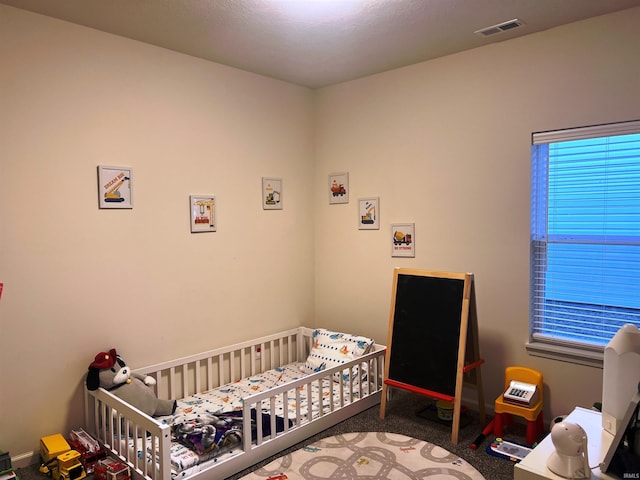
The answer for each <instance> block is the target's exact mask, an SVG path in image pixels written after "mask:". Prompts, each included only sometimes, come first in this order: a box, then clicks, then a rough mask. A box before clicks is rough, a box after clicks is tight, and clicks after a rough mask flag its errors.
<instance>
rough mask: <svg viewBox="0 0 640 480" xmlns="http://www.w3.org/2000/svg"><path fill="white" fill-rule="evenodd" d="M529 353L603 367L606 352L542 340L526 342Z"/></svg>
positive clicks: (588, 365)
mask: <svg viewBox="0 0 640 480" xmlns="http://www.w3.org/2000/svg"><path fill="white" fill-rule="evenodd" d="M525 347H526V349H527V352H528V353H529V355H533V356H535V357H543V358H549V359H552V360H559V361H561V362H567V363H576V364H578V365H585V366H587V367H595V368H602V366H603V359H604V352H594V351H589V350H584V349H581V348H577V347H570V346H567V345H556V344H551V343H546V342H540V341H535V340H533V341H531V342H527V343H525Z"/></svg>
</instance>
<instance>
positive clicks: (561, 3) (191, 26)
mask: <svg viewBox="0 0 640 480" xmlns="http://www.w3.org/2000/svg"><path fill="white" fill-rule="evenodd" d="M0 3H4V4H6V5H11V6H14V7H18V8H22V9H25V10H30V11H33V12H37V13H41V14H44V15H49V16H51V17H55V18H59V19H62V20H67V21H69V22H73V23H77V24H80V25H85V26H88V27H92V28H95V29H98V30H102V31H105V32H109V33H113V34H116V35H122V36H124V37H128V38H131V39H135V40H139V41H142V42H146V43H150V44H153V45H158V46H160V47H164V48H168V49H171V50H175V51H177V52H182V53H186V54H189V55H193V56H196V57H200V58H204V59H207V60H212V61H214V62H217V63H221V64H225V65H229V66H232V67H236V68H240V69H243V70H247V71H250V72H254V73H258V74H262V75H266V76H269V77H273V78H277V79H281V80H285V81H287V82H291V83H295V84H299V85H303V86H307V87H311V88H317V87H323V86H327V85H332V84H335V83H339V82H343V81H346V80H352V79H355V78H359V77H363V76H366V75H371V74H374V73H379V72H383V71H387V70H391V69H394V68H398V67H402V66H406V65H411V64H414V63H418V62H422V61H425V60H429V59H433V58H437V57H441V56H444V55H448V54H451V53H456V52H460V51H463V50H468V49H471V48H476V47H479V46H482V45H486V44H488V43H495V42H499V41H503V40H507V39H511V38H515V37H518V36H522V35H528V34H530V33H534V32H538V31H541V30H545V29H548V28H552V27H555V26H558V25H563V24H566V23H571V22H575V21H578V20H583V19H586V18H590V17H594V16H598V15H603V14H606V13H611V12H615V11H618V10H623V9H626V8H631V7H634V6H640V0H0ZM513 19H519V20H520V21H521V22H523V23H524V25H523V26H522V27H520V28H516V29H514V30H508V31H505V32H501V33H498V34H496V35H493V36H489V37H483V36H481V35H478V34H475V33H474V32H475V31H476V30H480V29H484V28H486V27H489V26H492V25H496V24H500V23H502V22H506V21H509V20H513Z"/></svg>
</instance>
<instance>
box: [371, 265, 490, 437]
mask: <svg viewBox="0 0 640 480" xmlns="http://www.w3.org/2000/svg"><path fill="white" fill-rule="evenodd" d="M477 335H478V328H477V314H476V308H475V290H474V287H473V275H472V274H470V273H452V272H431V271H426V270H417V269H403V268H396V269H394V277H393V292H392V299H391V312H390V315H389V331H388V342H387V355H386V363H385V379H384V385H383V392H382V403H381V407H380V417H381V418H384V415H385V408H386V401H387V387H393V388H400V389H404V390H408V391H412V392H415V393H418V394H422V395H427V396H429V397H432V398H436V399H441V400H447V401H450V402H453V405H454V406H453V408H454V414H453V425H452V426H453V433H452V442H453V443H457V437H458V427H459V420H460V397H461V394H462V385H463V383H464V381H465V374H467V383H472V384H473V385H474V386H475V387H476V388H477V390H478V397H479V398H478V400H479V408H480V415H481V420H482V421H484V418H483V417H484V399H483V398H481V397H482V387H481V379H480V372H479V366H480V365H481V364H482V363H483V360H481V359H480V357H479V348H478V336H477ZM473 369H477V370H475V371H474V372H473V375H469V372H470V371H471V370H473ZM470 380H471V382H470Z"/></svg>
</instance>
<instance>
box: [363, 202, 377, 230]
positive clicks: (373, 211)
mask: <svg viewBox="0 0 640 480" xmlns="http://www.w3.org/2000/svg"><path fill="white" fill-rule="evenodd" d="M358 229H360V230H379V229H380V197H371V198H359V199H358Z"/></svg>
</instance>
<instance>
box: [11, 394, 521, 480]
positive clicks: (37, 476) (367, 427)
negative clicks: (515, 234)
mask: <svg viewBox="0 0 640 480" xmlns="http://www.w3.org/2000/svg"><path fill="white" fill-rule="evenodd" d="M432 403H433V402H432V401H431V400H429V399H427V398H425V397H423V396H420V395H415V394H411V393H408V392H404V391H400V390H393V396H392V398H391V400H390V401H389V402H387V411H386V415H385V419H384V420H381V419H380V416H379V415H380V407H379V406H376V407H373V408H370V409H369V410H366V411H364V412H362V413H360V414H358V415H355V416H353V417H351V418H349V419H347V420H345V421H344V422H342V423H340V424H338V425H336V426H334V427H331V428H329V429H327V430H325V431H323V432H321V433H319V434H317V435H314V436H313V437H311V438H309V439H307V440H305V441H304V442H302V443H299V444H298V445H294V446H293V447H291V448H289V449H287V450H285V451H283V452H281V453H280V454H279V455H277V456H274V457H271V458H268V459H266V460H264V461H262V462H260V463H258V464H256V465H254V466H252V467H251V468H248V469H247V470H244V471H242V472H239V473H238V474H236V475H233V476H231V477H229V478H228V479H226V480H238V479H239V478H241V477H243V476H244V475H246V474H248V473H250V472H252V471H253V470H256V469H257V468H259V467H261V466H263V465H266V464H267V463H269V462H271V461H272V460H274V459H275V458H277V457H279V456H280V455H282V454H284V453H289V452H292V451H294V450H297V449H299V448H301V447H303V446H305V445H308V444H310V443H313V442H315V441H317V440H319V439H321V438H325V437H330V436H332V435H338V434H341V433H348V432H390V433H399V434H402V435H406V436H409V437H414V438H418V439H420V440H425V441H428V442H430V443H433V444H435V445H438V446H440V447H442V448H444V449H446V450H448V451H450V452H452V453H455V454H456V455H458V456H460V457H462V458H463V459H465V460H466V461H467V462H469V463H470V464H471V465H472V466H473V467H474V468H476V469H477V470H478V471H479V472H480V473H482V475H484V477H485V479H486V480H512V479H513V466H514V463H512V462H510V461H508V460H503V459H501V458H497V457H494V456H492V455H489V454H487V453H486V447H487V445H488V443H489V442H490V440H491V439H492V438H493V437H489V438H487V439H486V440H485V441H484V443H483V444H482V445H480V447H479V448H478V449H477V450H472V449H471V448H470V445H471V443H472V442H473V441H474V440H475V439H476V437H477V436H478V435H479V434H480V432H481V431H482V429H483V428H484V427H485V424H486V423H488V421H489V420H490V419H489V418H488V419H487V422H485V424H481V423H480V421H479V419H478V414H477V413H475V412H468V413H467V414H466V415H465V420H466V421H468V422H469V423H468V425H466V426H463V427H462V428H461V429H460V431H459V435H458V444H457V445H453V444H452V443H451V427H450V426H448V425H443V424H441V423H438V422H437V421H434V420H430V419H427V418H424V417H423V416H421V415H418V412H421V411H423V410H425V409H428V408H429V407H430V406H431V405H432ZM524 434H525V430H524V425H522V424H518V423H516V424H515V425H514V426H513V427H511V429H510V430H507V431H506V432H505V438H506V439H509V440H514V441H516V442H522V441H523V440H524ZM16 474H17V475H18V477H19V479H20V480H46V479H47V478H48V477H47V476H46V475H44V474H42V473H40V472H38V465H34V466H31V467H27V468H21V469H18V470H16Z"/></svg>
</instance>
